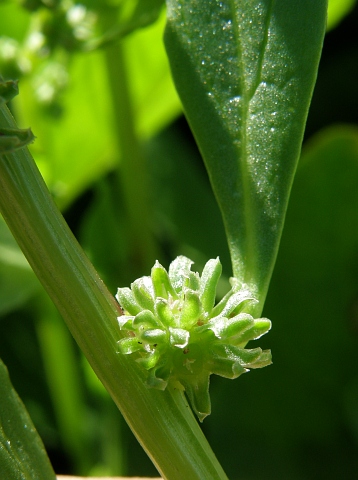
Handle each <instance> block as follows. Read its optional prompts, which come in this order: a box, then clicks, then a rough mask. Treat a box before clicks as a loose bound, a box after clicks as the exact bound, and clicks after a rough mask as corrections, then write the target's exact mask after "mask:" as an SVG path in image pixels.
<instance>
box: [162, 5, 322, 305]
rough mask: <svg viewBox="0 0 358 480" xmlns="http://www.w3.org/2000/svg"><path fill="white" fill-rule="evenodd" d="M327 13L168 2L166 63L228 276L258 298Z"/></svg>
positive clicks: (267, 274) (293, 7) (283, 204)
mask: <svg viewBox="0 0 358 480" xmlns="http://www.w3.org/2000/svg"><path fill="white" fill-rule="evenodd" d="M326 9H327V2H326V1H325V0H320V1H315V2H312V1H311V0H305V1H303V2H301V3H300V5H299V7H298V5H297V3H296V2H292V1H291V0H281V1H278V2H272V1H270V0H264V1H261V2H259V3H258V2H254V1H248V2H240V1H230V2H229V1H222V2H218V1H216V0H209V1H205V2H203V1H199V0H194V1H192V2H181V1H178V0H169V1H168V26H167V30H166V46H167V51H168V55H169V58H170V64H171V68H172V72H173V76H174V80H175V83H176V86H177V89H178V92H179V95H180V97H181V100H182V102H183V105H184V110H185V112H186V115H187V117H188V120H189V123H190V125H191V127H192V129H193V132H194V136H195V137H196V140H197V142H198V145H199V148H200V150H201V153H202V155H203V157H204V160H205V163H206V166H207V169H208V171H209V175H210V178H211V182H212V185H213V189H214V191H215V194H216V197H217V200H218V202H219V204H220V207H221V210H222V214H223V218H224V223H225V227H226V232H227V236H228V242H229V247H230V250H231V256H232V263H233V271H234V275H235V276H236V277H237V278H238V279H239V280H240V281H242V282H244V283H247V284H248V285H249V286H250V288H251V289H252V290H253V291H254V293H255V294H256V295H257V296H258V297H259V298H260V299H261V300H263V299H264V298H265V296H266V292H267V288H268V283H269V279H270V277H271V273H272V269H273V265H274V261H275V258H276V253H277V248H278V244H279V239H280V236H281V231H282V226H283V221H284V216H285V212H286V208H287V202H288V196H289V192H290V188H291V184H292V180H293V175H294V172H295V169H296V164H297V160H298V156H299V153H300V148H301V141H302V136H303V130H304V125H305V121H306V116H307V111H308V106H309V102H310V99H311V95H312V90H313V86H314V82H315V78H316V72H317V66H318V60H319V57H320V52H321V46H322V41H323V35H324V31H325V23H326V22H325V19H326ZM262 303H263V302H261V304H260V305H259V306H258V309H260V308H262Z"/></svg>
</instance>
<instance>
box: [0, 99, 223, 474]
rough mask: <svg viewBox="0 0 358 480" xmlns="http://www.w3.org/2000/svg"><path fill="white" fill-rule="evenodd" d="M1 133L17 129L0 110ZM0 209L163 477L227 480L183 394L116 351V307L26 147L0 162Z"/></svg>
mask: <svg viewBox="0 0 358 480" xmlns="http://www.w3.org/2000/svg"><path fill="white" fill-rule="evenodd" d="M0 128H16V124H15V121H14V119H13V118H12V116H11V114H10V112H9V110H8V109H7V107H6V106H4V105H2V106H1V108H0ZM74 161H75V159H74ZM0 210H1V213H2V215H3V216H4V219H5V221H6V222H7V224H8V226H9V227H10V229H11V231H12V233H13V235H14V237H15V238H16V240H17V242H18V243H19V245H20V247H21V249H22V250H23V252H24V254H25V256H26V258H27V260H28V261H29V263H30V265H31V266H32V268H33V270H34V272H35V273H36V275H37V276H38V278H39V280H40V281H41V283H42V285H43V286H44V288H45V289H46V291H47V293H48V294H49V296H50V297H51V299H52V301H53V302H54V304H55V305H56V307H57V308H58V310H59V312H60V313H61V315H62V317H63V318H64V320H65V322H66V323H67V326H68V328H69V329H70V331H71V333H72V335H73V337H74V338H75V340H76V341H77V343H78V345H79V346H80V348H81V349H82V351H83V353H84V354H85V356H86V357H87V359H88V361H89V363H90V364H91V366H92V368H93V369H94V371H95V373H96V374H97V376H98V377H99V379H100V380H101V381H102V383H103V384H104V386H105V387H106V389H107V390H108V392H109V393H110V395H111V396H112V398H113V400H114V401H115V403H116V404H117V406H118V408H119V409H120V410H121V412H122V414H123V416H124V418H125V419H126V421H127V422H128V424H129V426H130V427H131V429H132V430H133V432H134V434H135V435H136V437H137V438H138V440H139V442H140V443H141V444H142V446H143V448H144V449H145V450H146V452H147V453H148V455H149V456H150V458H151V459H152V461H153V463H154V464H155V466H156V467H157V469H158V471H159V472H160V474H161V475H162V476H163V478H166V479H170V480H182V479H183V478H185V479H190V480H203V479H210V480H224V479H227V477H226V475H225V473H224V471H223V469H222V467H221V466H220V464H219V462H218V461H217V459H216V457H215V456H214V454H213V452H212V450H211V448H210V446H209V444H208V442H207V440H206V439H205V437H204V435H203V433H202V431H201V429H200V428H199V425H198V424H197V422H196V420H195V418H194V416H193V414H192V412H191V410H190V408H189V407H188V404H187V402H186V400H185V397H184V395H183V394H182V392H179V391H178V390H171V389H169V388H168V389H167V390H166V391H164V392H162V391H158V390H155V389H150V388H147V386H146V385H145V373H144V371H142V369H141V367H140V366H139V365H138V364H137V363H136V362H133V360H132V359H131V358H129V357H128V356H125V355H120V354H119V353H118V349H117V341H118V340H119V338H120V331H119V328H118V325H117V320H116V317H117V316H118V315H119V314H120V309H119V306H118V304H117V303H116V301H115V299H114V297H113V296H112V295H111V294H110V293H109V291H108V290H107V288H106V287H105V285H104V284H103V282H102V281H101V279H100V278H99V276H98V274H97V273H96V271H95V270H94V268H93V266H92V265H91V263H90V262H89V260H88V259H87V257H86V256H85V254H84V252H83V251H82V249H81V247H80V246H79V244H78V243H77V241H76V239H75V238H74V236H73V234H72V232H71V231H70V230H69V228H68V226H67V224H66V222H65V220H64V219H63V217H62V216H61V214H60V212H59V210H58V208H57V207H56V205H55V203H54V202H53V200H52V198H51V196H50V194H49V192H48V190H47V188H46V185H45V183H44V181H43V179H42V177H41V175H40V173H39V171H38V169H37V167H36V165H35V163H34V161H33V159H32V157H31V155H30V153H29V151H28V149H27V148H22V149H20V150H17V151H16V152H14V153H11V154H7V155H2V156H0ZM109 253H110V252H109Z"/></svg>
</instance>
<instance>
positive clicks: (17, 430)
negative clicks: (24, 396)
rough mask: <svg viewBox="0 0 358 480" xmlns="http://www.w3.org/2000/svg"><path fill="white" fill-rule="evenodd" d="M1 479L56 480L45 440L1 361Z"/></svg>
mask: <svg viewBox="0 0 358 480" xmlns="http://www.w3.org/2000/svg"><path fill="white" fill-rule="evenodd" d="M0 405H1V408H0V478H3V479H9V480H10V479H11V480H33V479H35V478H36V480H41V479H43V480H50V479H55V478H56V477H55V474H54V472H53V470H52V467H51V464H50V461H49V459H48V458H47V455H46V452H45V449H44V446H43V444H42V441H41V439H40V437H39V435H38V433H37V431H36V430H35V427H34V426H33V424H32V421H31V418H30V417H29V414H28V413H27V411H26V409H25V407H24V405H23V403H22V402H21V400H20V398H19V397H18V395H17V393H16V392H15V390H14V388H13V386H12V385H11V382H10V379H9V376H8V372H7V369H6V367H5V365H4V364H3V363H2V361H1V360H0Z"/></svg>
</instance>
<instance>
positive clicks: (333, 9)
mask: <svg viewBox="0 0 358 480" xmlns="http://www.w3.org/2000/svg"><path fill="white" fill-rule="evenodd" d="M355 4H356V0H329V3H328V18H327V30H331V29H332V28H334V27H336V26H337V25H338V24H339V22H340V21H341V20H343V18H344V17H345V16H346V15H348V13H349V12H350V11H351V10H352V9H353V8H354V5H355Z"/></svg>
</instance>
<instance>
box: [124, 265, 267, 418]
mask: <svg viewBox="0 0 358 480" xmlns="http://www.w3.org/2000/svg"><path fill="white" fill-rule="evenodd" d="M192 264H193V262H192V261H191V260H189V259H188V258H186V257H184V256H180V257H177V258H176V259H175V260H174V261H173V262H172V263H171V264H170V267H169V272H167V271H166V270H165V268H164V267H162V265H160V263H159V262H156V263H155V265H154V267H153V268H152V271H151V276H150V277H142V278H139V279H138V280H136V281H135V282H133V283H132V285H131V288H130V289H129V288H119V289H118V292H117V295H116V298H117V300H118V302H119V304H120V305H121V307H122V309H123V310H124V315H122V316H120V317H118V323H119V326H120V329H121V330H122V331H123V332H124V333H125V337H124V338H122V339H121V340H120V341H119V342H118V344H119V350H120V352H121V353H123V354H125V355H128V354H132V353H135V352H136V353H137V358H136V360H137V362H139V363H140V364H141V365H142V366H143V368H145V369H146V370H148V377H147V383H148V385H149V386H151V387H154V388H158V389H160V390H164V389H165V388H166V387H167V385H168V383H169V382H172V383H173V385H176V386H177V387H178V388H182V389H183V390H185V393H186V395H187V397H188V399H189V401H190V403H191V406H192V408H193V410H194V411H195V413H196V414H197V416H198V418H199V420H200V421H203V420H204V418H205V417H206V416H207V415H209V414H210V409H211V407H210V396H209V378H210V375H211V374H212V373H214V374H216V375H221V376H222V377H226V378H237V377H238V376H240V375H241V374H242V373H245V372H248V371H249V369H251V368H261V367H265V366H266V365H269V364H270V363H271V352H270V351H269V350H264V351H263V350H261V348H254V349H246V348H245V346H246V344H247V343H248V342H249V341H250V340H255V339H256V338H259V337H261V335H263V334H265V333H266V332H267V331H268V330H269V329H270V328H271V322H270V320H268V319H267V318H259V319H254V318H253V317H252V316H251V315H250V311H251V308H252V306H253V305H254V304H255V303H257V300H255V298H253V296H252V294H251V293H250V292H249V290H247V289H246V288H245V287H244V286H242V285H239V283H238V281H237V280H235V279H231V286H232V288H231V290H230V291H229V292H228V293H227V294H226V295H225V297H224V298H223V299H222V300H221V301H220V302H219V303H217V304H216V305H215V297H216V287H217V284H218V281H219V278H220V275H221V270H222V268H221V263H220V260H219V259H218V258H217V259H213V260H209V261H208V262H207V263H206V265H205V267H204V270H203V272H202V275H201V277H200V276H199V274H198V273H195V272H192V271H191V265H192Z"/></svg>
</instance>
